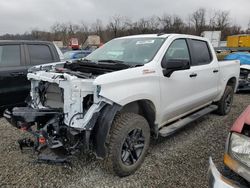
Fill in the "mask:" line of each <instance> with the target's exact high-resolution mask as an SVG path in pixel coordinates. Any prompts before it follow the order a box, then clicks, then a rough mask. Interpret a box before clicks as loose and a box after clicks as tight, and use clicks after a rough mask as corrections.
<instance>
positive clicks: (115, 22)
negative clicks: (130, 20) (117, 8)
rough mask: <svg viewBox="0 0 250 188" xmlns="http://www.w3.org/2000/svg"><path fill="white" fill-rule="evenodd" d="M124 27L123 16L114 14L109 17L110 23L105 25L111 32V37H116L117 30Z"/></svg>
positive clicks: (117, 34)
mask: <svg viewBox="0 0 250 188" xmlns="http://www.w3.org/2000/svg"><path fill="white" fill-rule="evenodd" d="M124 27H125V24H124V18H123V17H121V16H118V15H116V16H113V17H112V18H111V20H110V23H109V24H108V26H107V29H109V30H110V31H111V32H112V33H113V37H118V36H119V32H120V31H122V30H123V29H124Z"/></svg>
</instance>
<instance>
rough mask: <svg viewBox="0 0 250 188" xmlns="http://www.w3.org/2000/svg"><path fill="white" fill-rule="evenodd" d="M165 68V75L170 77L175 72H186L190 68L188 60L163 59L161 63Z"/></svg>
mask: <svg viewBox="0 0 250 188" xmlns="http://www.w3.org/2000/svg"><path fill="white" fill-rule="evenodd" d="M161 66H162V68H163V75H164V76H166V77H170V76H171V74H172V73H173V72H175V71H179V70H186V69H189V68H190V65H189V60H187V59H168V60H166V59H165V58H163V60H162V62H161Z"/></svg>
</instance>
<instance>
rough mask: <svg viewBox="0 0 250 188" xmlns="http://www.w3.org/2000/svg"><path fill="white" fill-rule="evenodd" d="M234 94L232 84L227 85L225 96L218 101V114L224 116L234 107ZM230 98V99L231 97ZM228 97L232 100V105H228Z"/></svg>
mask: <svg viewBox="0 0 250 188" xmlns="http://www.w3.org/2000/svg"><path fill="white" fill-rule="evenodd" d="M233 96H234V90H233V87H232V86H226V89H225V91H224V94H223V96H222V97H221V99H220V101H219V102H218V103H217V105H218V109H217V111H216V113H217V114H219V115H221V116H224V115H227V114H228V113H229V112H230V110H231V107H232V104H233ZM228 97H229V98H230V99H229V98H228ZM228 99H229V100H230V106H228V105H229V104H228V102H229V101H228Z"/></svg>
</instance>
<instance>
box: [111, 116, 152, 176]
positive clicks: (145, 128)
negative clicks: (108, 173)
mask: <svg viewBox="0 0 250 188" xmlns="http://www.w3.org/2000/svg"><path fill="white" fill-rule="evenodd" d="M149 143H150V128H149V125H148V122H147V121H146V120H145V118H144V117H142V116H140V115H138V114H133V113H122V114H118V115H117V116H116V117H115V120H114V122H113V124H112V127H111V130H110V141H109V156H108V158H107V161H108V168H109V169H111V170H112V171H113V172H114V173H115V174H117V175H118V176H120V177H123V176H128V175H130V174H132V173H134V172H135V171H136V170H137V169H138V168H139V167H140V166H141V164H142V163H143V161H144V159H145V156H146V153H147V151H148V147H149Z"/></svg>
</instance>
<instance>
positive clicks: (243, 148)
mask: <svg viewBox="0 0 250 188" xmlns="http://www.w3.org/2000/svg"><path fill="white" fill-rule="evenodd" d="M229 152H230V154H231V155H232V156H233V157H234V158H235V159H238V160H239V161H240V162H241V163H243V164H245V165H247V166H249V167H250V138H249V137H247V136H245V135H242V134H238V133H232V134H231V138H230V144H229Z"/></svg>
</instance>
